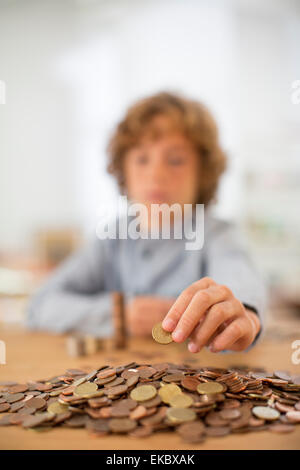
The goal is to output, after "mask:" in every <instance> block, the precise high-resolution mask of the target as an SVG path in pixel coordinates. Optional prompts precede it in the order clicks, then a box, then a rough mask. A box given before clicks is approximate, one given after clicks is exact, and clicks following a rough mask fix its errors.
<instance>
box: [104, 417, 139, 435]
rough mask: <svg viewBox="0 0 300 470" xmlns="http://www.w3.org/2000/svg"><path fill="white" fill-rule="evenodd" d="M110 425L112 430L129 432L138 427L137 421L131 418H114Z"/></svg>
mask: <svg viewBox="0 0 300 470" xmlns="http://www.w3.org/2000/svg"><path fill="white" fill-rule="evenodd" d="M108 426H109V429H110V430H111V431H112V432H117V433H127V432H129V431H132V430H133V429H135V428H136V427H137V422H136V421H133V420H132V419H129V418H112V419H110V420H109V423H108Z"/></svg>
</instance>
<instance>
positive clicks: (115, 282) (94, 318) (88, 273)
mask: <svg viewBox="0 0 300 470" xmlns="http://www.w3.org/2000/svg"><path fill="white" fill-rule="evenodd" d="M185 243H186V239H185V238H183V239H176V238H171V239H169V240H166V239H162V238H160V239H151V238H149V239H143V238H139V239H137V240H133V239H130V238H128V239H120V238H118V237H117V238H116V239H105V240H101V239H98V238H97V237H96V236H95V238H94V239H92V240H90V241H89V242H88V243H87V244H86V245H85V246H84V247H83V248H82V249H81V250H80V251H78V252H76V253H75V254H73V255H72V256H71V257H69V258H68V259H67V260H65V261H64V262H63V263H62V264H61V265H60V266H59V267H58V268H57V270H56V271H54V272H53V273H52V274H51V275H50V277H49V278H48V279H47V280H46V281H45V282H44V284H43V285H42V286H41V287H40V288H39V289H38V291H37V292H36V293H35V294H34V296H33V298H32V299H31V301H30V303H29V307H28V312H27V319H26V324H27V326H28V327H29V328H31V329H43V330H48V331H53V332H57V333H65V332H70V331H73V330H76V331H81V332H82V333H85V334H92V335H94V336H99V337H107V336H110V335H112V334H113V324H112V316H111V312H112V298H111V294H110V292H111V291H115V290H116V291H122V292H123V293H124V295H125V300H126V301H127V300H129V299H130V298H131V297H134V296H136V295H147V296H148V295H153V296H160V297H167V298H170V297H175V298H176V297H177V296H179V295H180V293H181V292H182V291H183V290H184V289H185V288H186V287H188V286H189V285H190V284H192V283H193V282H195V281H197V280H199V279H201V278H202V277H204V276H209V277H211V278H212V279H213V280H214V281H216V282H217V283H220V284H225V285H227V286H228V287H229V288H230V289H231V290H232V292H233V294H234V295H235V296H236V297H237V298H238V299H239V300H240V301H241V302H242V303H243V304H244V305H245V306H248V307H250V308H252V309H253V310H254V311H256V313H257V315H258V316H259V317H260V321H261V324H262V329H263V328H264V324H265V321H264V310H265V288H264V285H263V282H262V279H261V278H260V276H259V275H258V272H257V271H256V269H255V267H254V265H253V263H252V261H251V259H250V258H249V256H248V254H247V250H246V249H245V247H244V244H243V242H242V240H241V236H240V234H239V233H238V231H237V229H236V227H235V225H234V224H232V223H230V222H226V221H223V220H220V219H217V218H215V217H213V216H212V215H211V214H210V212H209V211H206V212H205V225H204V245H203V247H202V249H199V250H191V251H188V250H186V249H185ZM258 336H261V332H260V333H259V335H258ZM258 336H257V338H256V339H255V341H254V343H255V342H256V341H257V339H258ZM254 343H253V344H254ZM253 344H252V346H253Z"/></svg>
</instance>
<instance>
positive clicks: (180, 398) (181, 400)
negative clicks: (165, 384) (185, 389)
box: [169, 393, 194, 408]
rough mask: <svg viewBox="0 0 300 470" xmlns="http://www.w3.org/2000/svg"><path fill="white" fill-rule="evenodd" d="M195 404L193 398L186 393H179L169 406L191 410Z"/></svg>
mask: <svg viewBox="0 0 300 470" xmlns="http://www.w3.org/2000/svg"><path fill="white" fill-rule="evenodd" d="M193 403H194V400H193V399H192V397H191V396H189V395H187V394H186V393H178V394H177V395H174V396H173V397H171V399H170V401H169V404H170V406H172V408H189V406H191V405H192V404H193Z"/></svg>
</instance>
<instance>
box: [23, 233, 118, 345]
mask: <svg viewBox="0 0 300 470" xmlns="http://www.w3.org/2000/svg"><path fill="white" fill-rule="evenodd" d="M106 251H107V250H106V249H105V245H104V242H103V240H99V239H95V240H92V241H90V242H89V243H88V244H87V245H86V246H85V247H84V248H82V249H81V250H79V251H78V252H77V253H75V254H73V255H71V256H70V257H69V258H68V259H67V260H65V261H64V262H63V263H62V264H61V265H60V266H59V267H58V268H57V269H56V271H55V272H54V273H52V274H51V276H50V277H49V278H48V279H47V280H46V281H44V283H43V284H42V286H41V287H40V288H39V289H38V290H37V292H36V293H35V294H34V295H33V297H32V298H31V300H30V301H29V305H28V309H27V315H26V326H27V327H28V328H30V329H37V330H48V331H52V332H56V333H66V332H70V331H75V330H76V331H81V332H83V333H86V334H92V335H94V336H99V337H105V336H110V335H111V334H112V331H113V326H112V321H111V311H112V299H111V294H110V292H109V291H108V290H107V289H106V290H105V287H106V286H107V282H105V276H106V275H107V276H109V266H107V264H108V263H107V252H106Z"/></svg>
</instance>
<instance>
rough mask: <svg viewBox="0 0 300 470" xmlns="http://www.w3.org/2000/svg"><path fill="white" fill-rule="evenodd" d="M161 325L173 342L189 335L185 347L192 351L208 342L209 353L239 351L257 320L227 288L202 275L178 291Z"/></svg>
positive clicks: (257, 326)
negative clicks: (227, 350)
mask: <svg viewBox="0 0 300 470" xmlns="http://www.w3.org/2000/svg"><path fill="white" fill-rule="evenodd" d="M162 326H163V328H164V329H165V330H166V331H170V332H171V331H172V332H173V333H172V338H173V340H174V341H176V342H177V343H182V342H183V341H184V340H186V339H187V338H190V342H189V345H188V348H189V351H190V352H193V353H195V352H199V351H200V350H201V349H202V348H203V346H205V345H208V344H209V345H210V350H211V351H212V352H219V351H222V350H223V349H231V350H233V351H242V350H244V349H246V348H247V347H248V346H250V344H251V343H252V342H253V340H254V338H255V337H256V335H257V333H258V332H259V330H260V321H259V318H258V316H257V315H256V314H255V313H254V312H252V311H251V310H247V309H246V308H245V307H244V306H243V304H242V303H241V302H240V301H239V300H238V299H237V298H235V297H234V295H233V293H232V292H231V290H230V289H229V288H228V287H226V286H224V285H220V284H217V283H216V282H214V281H213V280H212V279H210V278H209V277H204V278H202V279H200V280H199V281H197V282H194V283H193V284H191V285H190V286H189V287H187V288H186V289H185V290H184V291H183V292H182V293H181V294H180V296H179V297H178V298H177V299H176V301H175V303H174V304H173V305H172V307H171V308H170V310H169V312H168V314H167V315H166V317H165V319H164V320H163V323H162Z"/></svg>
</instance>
